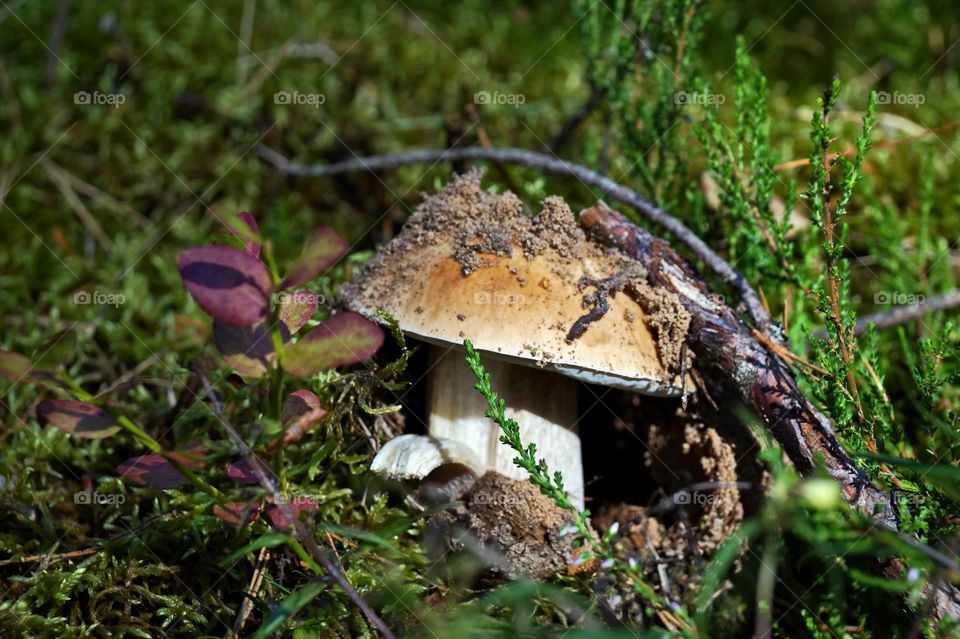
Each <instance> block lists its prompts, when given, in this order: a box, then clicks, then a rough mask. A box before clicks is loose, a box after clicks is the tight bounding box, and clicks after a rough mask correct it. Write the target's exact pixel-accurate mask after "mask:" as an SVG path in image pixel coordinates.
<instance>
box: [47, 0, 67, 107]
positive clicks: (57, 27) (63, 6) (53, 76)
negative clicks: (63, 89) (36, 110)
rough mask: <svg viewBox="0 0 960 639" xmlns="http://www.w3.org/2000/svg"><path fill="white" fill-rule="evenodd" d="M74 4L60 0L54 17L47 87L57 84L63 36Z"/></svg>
mask: <svg viewBox="0 0 960 639" xmlns="http://www.w3.org/2000/svg"><path fill="white" fill-rule="evenodd" d="M72 4H73V1H72V0H60V6H59V7H57V15H56V17H55V18H54V19H53V32H52V33H51V35H50V46H49V47H47V51H48V54H47V68H46V70H45V71H44V73H43V86H44V87H45V88H47V89H52V88H53V87H54V86H56V84H57V66H58V65H59V64H60V51H61V50H62V49H63V38H64V36H65V35H66V33H67V22H68V21H69V20H70V5H72Z"/></svg>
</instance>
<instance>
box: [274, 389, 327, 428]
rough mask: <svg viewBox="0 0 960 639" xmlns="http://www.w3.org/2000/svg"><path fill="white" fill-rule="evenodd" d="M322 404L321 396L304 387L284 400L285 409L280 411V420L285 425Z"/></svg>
mask: <svg viewBox="0 0 960 639" xmlns="http://www.w3.org/2000/svg"><path fill="white" fill-rule="evenodd" d="M317 408H320V409H321V410H322V407H321V406H320V398H319V397H317V396H316V395H315V394H314V393H312V392H310V391H308V390H306V389H303V390H298V391H293V392H292V393H290V394H289V395H287V398H286V399H285V400H283V409H282V410H281V412H280V422H281V423H282V424H284V425H287V424H289V423H290V422H292V421H294V420H295V419H299V418H300V417H301V416H303V415H304V414H305V413H308V412H310V411H312V410H314V409H317Z"/></svg>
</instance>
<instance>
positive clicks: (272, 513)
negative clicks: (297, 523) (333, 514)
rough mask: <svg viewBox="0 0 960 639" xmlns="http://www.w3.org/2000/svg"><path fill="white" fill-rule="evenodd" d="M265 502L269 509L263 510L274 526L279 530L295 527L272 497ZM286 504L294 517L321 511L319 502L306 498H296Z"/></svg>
mask: <svg viewBox="0 0 960 639" xmlns="http://www.w3.org/2000/svg"><path fill="white" fill-rule="evenodd" d="M265 501H266V502H267V507H266V508H264V509H263V512H265V513H266V515H267V517H269V518H270V521H272V522H273V525H274V526H276V527H277V528H289V527H290V526H292V525H293V522H292V521H290V518H289V517H287V515H286V513H284V512H283V509H282V508H280V506H279V505H277V504H276V503H274V501H273V498H272V497H269V496H268V497H267V498H266V500H265ZM286 504H287V506H289V508H290V510H291V511H293V515H294V517H299V516H300V514H301V513H315V512H317V510H318V509H319V506H318V505H317V502H315V501H314V500H312V499H308V498H306V497H295V498H293V499H290V500H287V501H286Z"/></svg>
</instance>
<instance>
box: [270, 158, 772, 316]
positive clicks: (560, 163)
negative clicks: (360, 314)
mask: <svg viewBox="0 0 960 639" xmlns="http://www.w3.org/2000/svg"><path fill="white" fill-rule="evenodd" d="M256 152H257V154H258V155H259V156H260V157H261V158H263V159H264V160H266V161H267V162H269V163H271V164H273V165H274V166H275V167H277V168H278V169H279V170H280V171H282V172H283V173H286V174H288V175H295V176H300V177H324V176H329V175H336V174H338V173H347V172H350V171H379V170H384V169H391V168H395V167H399V166H406V165H408V164H425V163H426V164H434V163H437V162H442V161H447V162H459V161H464V160H486V161H492V162H497V161H499V162H509V163H511V164H519V165H521V166H527V167H531V168H536V169H540V170H542V171H546V172H547V173H554V174H556V175H565V176H570V177H575V178H577V179H578V180H580V181H581V182H583V183H584V184H585V185H586V186H588V187H592V188H596V189H600V190H601V191H603V193H602V194H601V196H600V197H601V198H602V197H606V198H609V199H612V200H615V201H617V202H621V203H623V204H626V205H627V206H630V207H631V208H633V209H634V210H636V211H637V212H638V213H639V214H640V215H641V216H643V217H644V218H646V219H647V220H649V221H651V222H654V223H655V224H659V225H660V226H662V227H663V228H665V229H666V230H668V231H669V232H670V233H672V234H673V235H674V236H675V237H676V238H677V240H678V241H679V242H681V243H682V244H683V245H684V246H686V247H687V248H688V249H690V251H691V252H692V253H693V254H694V255H696V256H697V257H698V258H699V259H700V260H702V261H703V263H704V264H706V265H707V267H708V268H710V270H712V271H713V272H714V273H716V274H717V275H718V276H719V277H720V278H721V279H722V280H723V281H724V282H726V283H727V284H728V285H730V286H731V287H733V289H734V290H736V292H737V294H738V295H739V296H740V299H742V300H743V303H744V305H745V306H746V307H747V311H748V312H749V314H750V317H752V318H753V321H754V323H755V324H756V326H757V328H758V329H760V330H761V331H763V332H764V333H768V334H769V333H770V329H771V327H772V326H773V320H772V319H771V318H770V313H768V312H767V310H766V308H764V306H763V303H762V302H761V301H760V298H759V296H758V295H757V293H756V292H755V291H754V290H753V288H752V287H751V286H750V283H749V282H747V280H746V278H744V277H743V275H741V274H740V273H738V272H737V271H736V270H735V269H734V268H733V267H732V266H730V264H729V263H728V262H727V261H726V260H724V259H723V258H722V257H720V255H718V254H717V253H715V252H714V251H713V249H711V248H710V247H709V246H707V244H706V242H704V241H703V240H701V239H700V238H699V237H698V236H697V234H696V233H694V232H693V231H691V230H690V229H689V228H688V227H687V226H686V225H685V224H684V223H683V222H681V221H680V220H678V219H677V218H675V217H673V216H672V215H670V214H669V213H667V212H666V211H664V210H663V209H661V208H660V207H658V206H657V205H656V204H653V203H652V202H650V201H649V200H646V199H644V198H643V197H641V196H640V195H639V194H637V193H636V192H634V191H633V190H631V189H629V188H627V187H625V186H622V185H620V184H617V183H616V182H614V181H613V180H611V179H610V178H608V177H606V176H603V175H601V174H599V173H597V172H595V171H592V170H590V169H588V168H587V167H585V166H582V165H579V164H575V163H573V162H568V161H566V160H560V159H558V158H555V157H551V156H549V155H546V154H543V153H536V152H534V151H527V150H525V149H511V148H506V149H499V148H498V149H485V148H479V147H466V148H460V149H446V150H432V149H431V150H423V151H407V152H404V153H394V154H387V155H377V156H371V157H366V158H355V159H352V160H345V161H343V162H336V163H333V164H313V165H305V164H298V163H296V162H291V161H289V160H288V159H287V158H285V157H284V156H283V155H281V154H280V153H278V152H277V151H275V150H273V149H271V148H270V147H267V146H264V145H262V144H260V145H258V146H257V148H256Z"/></svg>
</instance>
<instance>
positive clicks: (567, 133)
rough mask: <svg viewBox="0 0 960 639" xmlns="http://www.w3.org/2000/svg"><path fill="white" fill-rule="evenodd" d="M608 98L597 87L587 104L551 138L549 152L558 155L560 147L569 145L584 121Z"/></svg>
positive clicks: (602, 89)
mask: <svg viewBox="0 0 960 639" xmlns="http://www.w3.org/2000/svg"><path fill="white" fill-rule="evenodd" d="M606 97H607V90H606V89H604V88H599V87H595V88H594V89H593V90H592V91H591V92H590V97H588V98H587V100H586V102H584V103H583V104H582V105H580V108H579V109H577V110H576V111H574V112H573V115H571V116H570V118H569V119H568V120H567V121H566V122H564V124H563V126H562V127H560V130H559V131H558V132H557V134H556V135H555V136H553V137H552V138H550V142H548V143H547V151H548V152H550V153H556V152H557V151H558V150H559V149H560V147H562V146H563V145H564V144H566V143H567V141H568V140H569V139H570V138H571V137H572V136H573V134H574V133H575V132H576V130H577V128H579V127H580V125H581V124H583V122H584V120H586V119H587V118H589V117H590V115H591V114H592V113H593V112H594V111H595V110H596V109H597V107H598V106H600V105H601V104H603V101H604V99H606Z"/></svg>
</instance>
